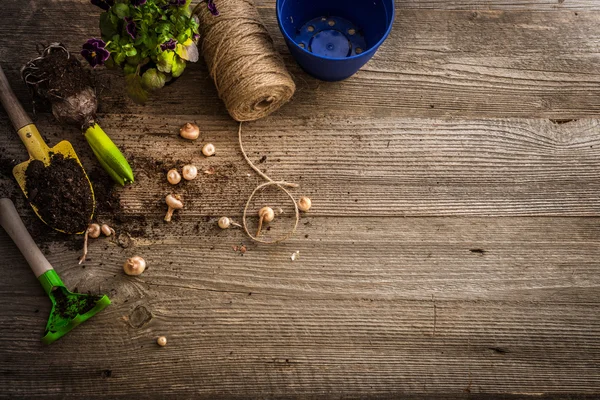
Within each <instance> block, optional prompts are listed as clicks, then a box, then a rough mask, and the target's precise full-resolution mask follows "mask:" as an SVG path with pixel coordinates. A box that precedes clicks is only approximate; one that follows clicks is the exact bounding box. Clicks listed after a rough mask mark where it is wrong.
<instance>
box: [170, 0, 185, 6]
mask: <svg viewBox="0 0 600 400" xmlns="http://www.w3.org/2000/svg"><path fill="white" fill-rule="evenodd" d="M169 3H171V4H172V5H174V6H177V7H181V6H182V5H184V4H185V0H171V1H170V2H169Z"/></svg>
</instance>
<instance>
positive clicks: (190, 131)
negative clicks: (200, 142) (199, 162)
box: [179, 122, 200, 140]
mask: <svg viewBox="0 0 600 400" xmlns="http://www.w3.org/2000/svg"><path fill="white" fill-rule="evenodd" d="M179 135H180V136H181V137H182V138H184V139H188V140H196V139H198V137H199V136H200V128H198V125H196V124H194V123H190V122H188V123H186V124H184V125H183V126H182V127H181V128H180V129H179Z"/></svg>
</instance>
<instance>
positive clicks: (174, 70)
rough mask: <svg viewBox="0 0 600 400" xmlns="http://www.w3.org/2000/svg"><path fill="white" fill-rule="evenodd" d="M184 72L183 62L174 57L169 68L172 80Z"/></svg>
mask: <svg viewBox="0 0 600 400" xmlns="http://www.w3.org/2000/svg"><path fill="white" fill-rule="evenodd" d="M184 70H185V60H183V59H181V58H179V56H175V58H173V66H172V67H171V75H173V78H177V77H178V76H181V74H183V71H184Z"/></svg>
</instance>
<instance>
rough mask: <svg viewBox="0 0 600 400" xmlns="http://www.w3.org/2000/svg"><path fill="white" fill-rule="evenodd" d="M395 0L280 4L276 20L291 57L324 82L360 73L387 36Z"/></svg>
mask: <svg viewBox="0 0 600 400" xmlns="http://www.w3.org/2000/svg"><path fill="white" fill-rule="evenodd" d="M394 13H395V12H394V0H277V21H278V22H279V29H281V32H282V33H283V36H284V38H285V41H286V43H287V45H288V47H289V49H290V53H291V54H292V56H294V58H295V59H296V61H297V62H298V64H299V65H300V66H301V67H302V69H304V70H305V71H306V72H308V73H309V74H311V75H312V76H314V77H315V78H318V79H321V80H324V81H340V80H342V79H346V78H348V77H350V76H352V75H354V74H355V73H356V71H358V70H359V69H360V68H361V67H362V66H363V65H365V64H366V63H367V61H369V60H370V59H371V57H373V54H375V52H376V51H377V49H378V48H379V46H381V44H382V43H383V41H384V40H385V39H386V38H387V37H388V35H389V33H390V31H391V30H392V23H393V22H394Z"/></svg>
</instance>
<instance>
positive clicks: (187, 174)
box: [181, 164, 198, 181]
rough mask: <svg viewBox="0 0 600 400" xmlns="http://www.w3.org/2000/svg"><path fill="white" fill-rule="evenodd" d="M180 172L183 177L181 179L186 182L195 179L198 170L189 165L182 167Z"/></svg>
mask: <svg viewBox="0 0 600 400" xmlns="http://www.w3.org/2000/svg"><path fill="white" fill-rule="evenodd" d="M181 172H182V175H183V179H185V180H186V181H191V180H193V179H196V176H198V168H196V166H195V165H191V164H188V165H184V166H183V169H182V171H181Z"/></svg>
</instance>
